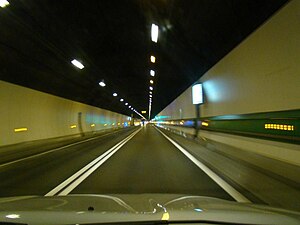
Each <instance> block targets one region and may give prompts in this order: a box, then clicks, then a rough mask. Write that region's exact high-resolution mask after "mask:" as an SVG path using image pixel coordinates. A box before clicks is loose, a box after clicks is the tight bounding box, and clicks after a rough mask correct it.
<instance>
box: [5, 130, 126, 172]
mask: <svg viewBox="0 0 300 225" xmlns="http://www.w3.org/2000/svg"><path fill="white" fill-rule="evenodd" d="M120 131H121V130H118V131H115V132H112V133H108V134H104V135H101V136H97V137H93V138H89V139H86V140H83V141H78V142H75V143H72V144H68V145H65V146H62V147H58V148H54V149H51V150H48V151H46V152H41V153H38V154H35V155H31V156H27V157H25V158H22V159H17V160H14V161H10V162H7V163H3V164H1V165H0V168H1V167H5V166H9V165H12V164H15V163H18V162H22V161H25V160H28V159H33V158H36V157H40V156H42V155H46V154H49V153H52V152H56V151H59V150H62V149H65V148H69V147H72V146H75V145H79V144H82V143H85V142H88V141H92V140H94V139H98V138H102V137H105V136H107V135H110V134H114V133H118V132H120Z"/></svg>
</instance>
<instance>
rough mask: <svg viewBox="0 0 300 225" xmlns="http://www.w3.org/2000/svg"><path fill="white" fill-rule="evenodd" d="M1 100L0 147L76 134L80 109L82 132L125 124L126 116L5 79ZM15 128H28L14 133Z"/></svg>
mask: <svg viewBox="0 0 300 225" xmlns="http://www.w3.org/2000/svg"><path fill="white" fill-rule="evenodd" d="M0 103H1V110H0V119H1V126H0V146H3V145H9V144H15V143H19V142H24V141H32V140H38V139H46V138H52V137H59V136H66V135H74V134H79V133H80V129H79V124H78V113H80V112H81V120H82V129H83V132H89V131H99V130H102V129H107V128H112V127H122V126H123V123H125V122H127V123H128V117H127V116H124V115H121V114H117V113H114V112H111V111H108V110H104V109H100V108H97V107H93V106H90V105H86V104H82V103H79V102H74V101H71V100H67V99H64V98H60V97H57V96H54V95H50V94H46V93H43V92H39V91H35V90H32V89H29V88H25V87H21V86H18V85H14V84H11V83H7V82H4V81H0ZM74 125H75V126H76V127H75V126H74ZM72 127H73V128H72ZM16 128H27V129H28V130H27V131H21V132H15V129H16Z"/></svg>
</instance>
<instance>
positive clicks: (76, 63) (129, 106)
mask: <svg viewBox="0 0 300 225" xmlns="http://www.w3.org/2000/svg"><path fill="white" fill-rule="evenodd" d="M71 63H72V64H73V65H74V66H76V67H77V68H78V69H81V70H82V69H83V68H84V65H83V64H82V63H81V62H79V61H78V60H77V59H73V60H72V61H71ZM99 85H100V86H101V87H105V86H106V84H105V82H104V80H101V81H100V82H99ZM112 96H113V97H118V93H116V92H114V93H113V94H112ZM120 102H122V103H124V105H125V106H126V107H128V108H129V109H131V110H132V111H133V112H135V113H136V114H138V115H139V116H140V117H142V118H143V119H146V118H145V117H144V116H143V115H142V114H140V113H139V112H138V111H137V110H136V109H135V108H133V107H132V106H131V105H130V104H129V103H128V102H126V101H125V99H124V98H120Z"/></svg>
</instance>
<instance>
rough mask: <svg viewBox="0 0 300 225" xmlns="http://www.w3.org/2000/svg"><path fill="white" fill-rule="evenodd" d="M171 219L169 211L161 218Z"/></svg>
mask: <svg viewBox="0 0 300 225" xmlns="http://www.w3.org/2000/svg"><path fill="white" fill-rule="evenodd" d="M169 219H170V215H169V213H168V212H165V213H164V214H163V216H162V218H161V220H169Z"/></svg>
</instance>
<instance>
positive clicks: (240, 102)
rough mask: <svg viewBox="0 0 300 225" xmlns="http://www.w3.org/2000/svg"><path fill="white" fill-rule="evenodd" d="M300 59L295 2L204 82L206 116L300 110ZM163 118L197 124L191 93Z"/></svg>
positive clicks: (299, 19)
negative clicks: (192, 119) (189, 119)
mask: <svg viewBox="0 0 300 225" xmlns="http://www.w3.org/2000/svg"><path fill="white" fill-rule="evenodd" d="M299 59H300V1H291V2H290V3H289V4H287V5H286V6H285V7H283V8H282V9H281V10H280V11H278V12H277V13H276V14H275V15H274V16H273V17H271V18H270V19H269V20H268V21H267V22H265V23H264V24H263V25H262V26H261V27H259V28H258V29H257V30H256V31H255V32H253V33H252V34H251V35H249V36H248V37H247V38H246V39H245V40H244V41H243V42H242V43H240V44H239V45H238V46H237V47H236V48H235V49H233V50H232V51H231V52H230V53H229V54H227V55H226V56H225V57H224V58H223V59H222V60H220V61H219V62H218V63H217V64H216V65H215V66H214V67H212V68H211V69H210V70H209V71H208V72H206V73H205V74H204V76H202V77H201V78H200V79H199V81H200V82H202V83H203V88H204V94H205V104H204V105H202V106H201V116H203V117H209V116H219V115H226V114H246V113H256V112H271V111H281V110H290V109H299V108H300V101H299V99H300V89H299V87H300V75H299V74H300V63H299ZM199 63H201V62H199ZM158 116H164V117H167V118H169V119H184V118H194V117H195V107H194V106H193V105H192V99H191V87H190V88H188V89H187V90H186V91H185V92H183V93H182V94H181V95H180V96H179V97H178V98H177V99H175V100H174V101H173V102H172V103H171V104H170V105H168V106H167V107H166V108H165V109H164V110H162V111H161V112H160V113H159V114H158Z"/></svg>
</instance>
